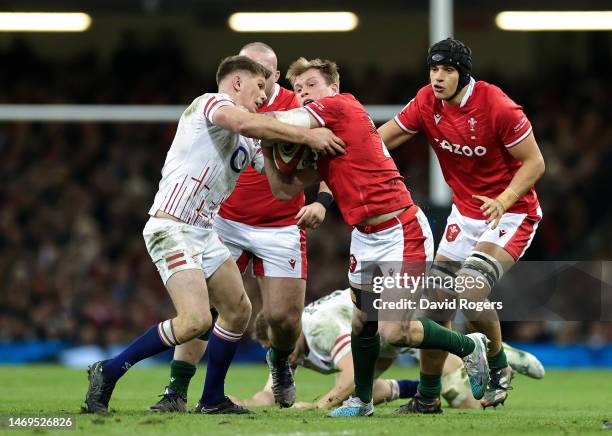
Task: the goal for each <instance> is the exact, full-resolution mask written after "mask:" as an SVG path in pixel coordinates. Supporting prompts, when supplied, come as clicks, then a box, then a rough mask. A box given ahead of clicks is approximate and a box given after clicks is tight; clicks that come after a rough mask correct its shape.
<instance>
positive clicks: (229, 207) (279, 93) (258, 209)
mask: <svg viewBox="0 0 612 436" xmlns="http://www.w3.org/2000/svg"><path fill="white" fill-rule="evenodd" d="M274 88H275V91H274V94H273V95H272V97H270V99H269V100H268V101H267V102H266V105H265V106H262V107H261V109H259V112H274V111H286V110H289V109H295V108H296V107H298V102H297V99H296V97H295V93H294V92H293V91H289V90H288V89H285V88H283V87H282V86H280V85H278V84H275V85H274ZM304 202H305V198H304V193H303V192H301V193H300V194H298V195H297V196H295V197H294V198H292V199H291V200H289V201H278V200H277V199H276V198H274V195H272V191H271V189H270V184H269V183H268V179H267V178H266V176H265V175H262V174H259V173H258V172H257V171H255V170H254V169H253V168H247V169H246V170H245V171H244V172H243V173H242V174H241V175H240V177H239V178H238V182H237V183H236V187H235V188H234V191H233V192H232V195H230V196H229V197H228V198H227V200H225V201H224V202H223V204H222V205H221V209H220V210H219V215H220V216H221V217H223V218H226V219H229V220H232V221H237V222H240V223H243V224H248V225H251V226H259V227H282V226H290V225H293V224H296V223H297V220H296V219H294V217H295V215H296V214H297V213H298V212H299V210H300V209H301V208H302V206H304Z"/></svg>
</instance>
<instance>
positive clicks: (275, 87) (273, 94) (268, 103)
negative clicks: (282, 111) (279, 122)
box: [266, 83, 280, 106]
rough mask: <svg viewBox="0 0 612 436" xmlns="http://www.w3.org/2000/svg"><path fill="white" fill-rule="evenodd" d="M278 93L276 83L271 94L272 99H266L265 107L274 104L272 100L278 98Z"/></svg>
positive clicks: (278, 86)
mask: <svg viewBox="0 0 612 436" xmlns="http://www.w3.org/2000/svg"><path fill="white" fill-rule="evenodd" d="M279 92H280V85H279V84H278V83H275V84H274V92H273V93H272V97H270V98H269V99H268V102H267V103H266V106H270V105H271V104H272V103H274V100H276V97H277V96H278V93H279Z"/></svg>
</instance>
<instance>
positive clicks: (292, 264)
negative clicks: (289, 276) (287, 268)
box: [289, 259, 295, 269]
mask: <svg viewBox="0 0 612 436" xmlns="http://www.w3.org/2000/svg"><path fill="white" fill-rule="evenodd" d="M289 265H291V269H295V259H289Z"/></svg>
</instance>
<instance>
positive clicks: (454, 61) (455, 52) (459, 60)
mask: <svg viewBox="0 0 612 436" xmlns="http://www.w3.org/2000/svg"><path fill="white" fill-rule="evenodd" d="M434 65H449V66H451V67H453V68H456V69H457V71H458V72H459V83H457V89H456V90H455V93H454V94H453V95H452V97H450V98H448V100H452V99H453V98H455V96H456V95H457V94H459V93H460V92H461V90H462V89H463V87H464V86H466V85H467V84H468V83H470V77H471V74H472V50H470V48H469V47H468V46H467V45H465V44H464V43H462V42H461V41H459V40H458V39H453V38H446V39H444V40H442V41H438V42H436V43H435V44H434V45H432V46H431V48H430V49H429V53H428V54H427V66H428V67H429V68H431V67H433V66H434Z"/></svg>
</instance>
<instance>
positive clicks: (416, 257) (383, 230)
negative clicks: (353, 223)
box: [348, 206, 434, 285]
mask: <svg viewBox="0 0 612 436" xmlns="http://www.w3.org/2000/svg"><path fill="white" fill-rule="evenodd" d="M433 253H434V244H433V236H432V234H431V229H430V227H429V223H428V222H427V218H426V217H425V214H424V213H423V211H421V209H419V208H418V207H417V206H411V207H409V208H408V209H406V211H405V212H403V213H401V214H400V215H398V216H396V217H394V218H392V219H390V220H387V221H384V222H382V223H380V224H376V225H374V226H359V227H355V228H354V229H353V232H352V233H351V256H350V264H349V272H348V278H349V280H350V281H351V283H355V284H358V285H370V284H372V280H373V277H374V275H375V273H376V271H377V270H378V269H380V273H382V274H383V275H385V276H387V275H393V274H394V272H395V273H398V274H399V273H403V272H407V271H406V270H405V269H406V268H408V269H410V270H413V268H412V267H411V266H415V265H416V266H417V267H418V268H419V269H421V266H422V268H423V271H420V272H424V268H425V261H431V260H432V259H433ZM410 263H412V265H409V264H410ZM398 266H399V268H398ZM394 269H396V270H395V271H394ZM399 269H401V271H400V270H399ZM416 273H419V272H416Z"/></svg>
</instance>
